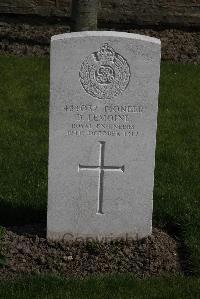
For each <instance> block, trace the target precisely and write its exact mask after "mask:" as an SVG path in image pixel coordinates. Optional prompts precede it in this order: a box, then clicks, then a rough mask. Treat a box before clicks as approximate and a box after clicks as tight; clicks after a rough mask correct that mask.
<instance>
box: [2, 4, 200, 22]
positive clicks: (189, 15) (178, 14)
mask: <svg viewBox="0 0 200 299" xmlns="http://www.w3.org/2000/svg"><path fill="white" fill-rule="evenodd" d="M71 7H72V2H71V0H43V1H38V0H29V1H27V0H0V13H1V14H21V15H38V16H56V17H70V15H71ZM99 21H100V23H103V24H106V23H112V24H113V23H114V24H137V25H160V24H161V25H167V24H168V25H169V24H171V25H179V26H186V27H187V26H194V27H199V24H200V2H199V0H193V1H185V0H173V1H168V0H157V1H151V0H144V1H139V0H101V1H100V6H99Z"/></svg>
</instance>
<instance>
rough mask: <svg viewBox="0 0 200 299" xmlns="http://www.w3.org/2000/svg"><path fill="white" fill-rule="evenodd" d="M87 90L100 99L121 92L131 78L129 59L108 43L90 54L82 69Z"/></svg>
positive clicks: (81, 73)
mask: <svg viewBox="0 0 200 299" xmlns="http://www.w3.org/2000/svg"><path fill="white" fill-rule="evenodd" d="M79 76H80V81H81V84H82V86H83V88H84V89H85V91H86V92H87V93H88V94H90V95H91V96H93V97H95V98H98V99H101V100H102V99H112V98H114V97H116V96H118V95H119V94H121V93H122V92H123V91H124V90H125V89H126V87H127V86H128V83H129V80H130V67H129V65H128V63H127V61H126V60H125V59H124V58H123V57H122V56H121V55H120V54H119V53H116V52H115V51H114V49H113V48H112V47H110V46H109V45H108V44H104V45H102V47H101V48H100V49H99V50H98V51H97V52H94V53H92V54H91V55H90V56H88V57H87V58H86V59H85V60H84V61H83V63H82V65H81V69H80V73H79Z"/></svg>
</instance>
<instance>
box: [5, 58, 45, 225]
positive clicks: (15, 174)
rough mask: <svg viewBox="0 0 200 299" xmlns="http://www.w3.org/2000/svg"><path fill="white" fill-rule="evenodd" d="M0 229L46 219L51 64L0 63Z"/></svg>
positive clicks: (8, 60) (11, 60)
mask: <svg viewBox="0 0 200 299" xmlns="http://www.w3.org/2000/svg"><path fill="white" fill-rule="evenodd" d="M0 70H1V76H0V107H1V108H0V120H1V126H0V144H1V147H0V224H12V223H21V224H22V223H29V222H33V221H39V220H40V219H45V212H46V201H47V160H48V97H49V63H48V60H47V59H38V58H37V59H34V58H33V59H26V58H25V59H23V58H22V59H19V58H5V57H0Z"/></svg>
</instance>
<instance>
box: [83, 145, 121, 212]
mask: <svg viewBox="0 0 200 299" xmlns="http://www.w3.org/2000/svg"><path fill="white" fill-rule="evenodd" d="M99 143H100V151H99V165H96V166H86V165H81V164H79V165H78V172H79V171H80V170H97V171H98V172H99V181H98V204H97V214H103V211H102V208H103V183H104V172H105V171H119V172H124V165H123V166H105V165H104V155H105V144H106V143H105V141H99Z"/></svg>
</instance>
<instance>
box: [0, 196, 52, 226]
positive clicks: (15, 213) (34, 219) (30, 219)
mask: <svg viewBox="0 0 200 299" xmlns="http://www.w3.org/2000/svg"><path fill="white" fill-rule="evenodd" d="M46 217H47V211H46V209H45V208H43V209H37V208H33V207H23V206H16V207H13V206H12V205H11V204H9V203H5V202H1V203H0V225H2V226H5V227H7V226H15V225H25V224H34V223H46Z"/></svg>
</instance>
